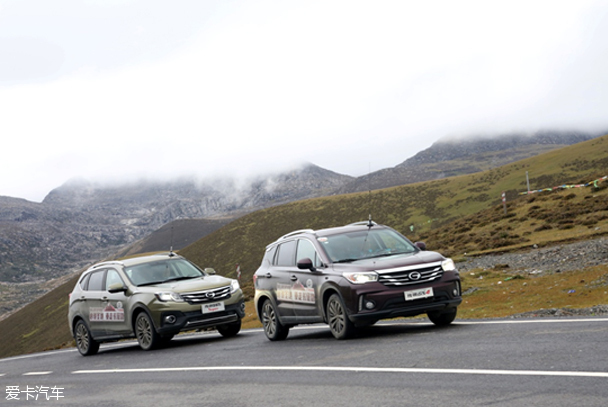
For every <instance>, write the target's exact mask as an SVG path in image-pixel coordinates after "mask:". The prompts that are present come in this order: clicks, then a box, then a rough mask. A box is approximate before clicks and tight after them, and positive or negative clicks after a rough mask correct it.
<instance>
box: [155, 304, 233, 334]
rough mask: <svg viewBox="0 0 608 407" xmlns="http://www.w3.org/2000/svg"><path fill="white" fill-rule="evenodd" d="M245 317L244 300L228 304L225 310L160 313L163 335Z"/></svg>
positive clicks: (221, 323)
mask: <svg viewBox="0 0 608 407" xmlns="http://www.w3.org/2000/svg"><path fill="white" fill-rule="evenodd" d="M244 317H245V303H244V301H243V300H241V301H239V302H237V303H236V304H231V305H226V308H225V310H224V311H219V312H213V313H209V314H203V313H202V311H200V310H199V311H190V312H181V311H163V312H162V313H161V315H160V328H159V329H158V333H159V334H161V335H171V334H176V333H178V332H181V331H188V330H191V329H203V328H213V327H216V326H218V325H224V324H229V323H232V322H237V321H238V320H240V319H242V318H244Z"/></svg>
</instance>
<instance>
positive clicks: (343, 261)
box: [334, 259, 361, 263]
mask: <svg viewBox="0 0 608 407" xmlns="http://www.w3.org/2000/svg"><path fill="white" fill-rule="evenodd" d="M357 260H361V259H342V260H336V261H334V263H350V262H351V261H357Z"/></svg>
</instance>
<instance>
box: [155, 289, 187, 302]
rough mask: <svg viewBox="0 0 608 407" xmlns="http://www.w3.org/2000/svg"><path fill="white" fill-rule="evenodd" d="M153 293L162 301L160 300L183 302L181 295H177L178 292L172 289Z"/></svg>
mask: <svg viewBox="0 0 608 407" xmlns="http://www.w3.org/2000/svg"><path fill="white" fill-rule="evenodd" d="M154 295H155V296H156V298H157V299H158V300H159V301H162V302H167V301H174V302H184V299H183V298H182V296H181V295H179V294H178V293H174V292H173V291H164V292H159V293H154Z"/></svg>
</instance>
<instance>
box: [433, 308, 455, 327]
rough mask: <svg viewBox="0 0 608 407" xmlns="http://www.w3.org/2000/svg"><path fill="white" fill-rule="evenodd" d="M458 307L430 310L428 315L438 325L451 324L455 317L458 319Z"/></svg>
mask: <svg viewBox="0 0 608 407" xmlns="http://www.w3.org/2000/svg"><path fill="white" fill-rule="evenodd" d="M456 312H457V309H456V308H451V309H449V310H448V311H443V312H440V311H433V312H429V313H428V314H427V315H428V317H429V319H430V320H431V322H432V323H434V324H435V325H437V326H447V325H450V324H451V323H452V322H453V321H454V319H456Z"/></svg>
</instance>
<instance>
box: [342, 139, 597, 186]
mask: <svg viewBox="0 0 608 407" xmlns="http://www.w3.org/2000/svg"><path fill="white" fill-rule="evenodd" d="M606 133H607V132H599V133H590V132H577V131H538V132H536V133H533V134H520V133H517V134H503V135H498V136H484V135H479V136H473V137H462V138H454V137H444V138H442V139H440V140H439V141H437V142H435V143H433V145H432V146H431V147H429V148H427V149H426V150H423V151H420V152H419V153H417V154H416V155H414V156H413V157H411V158H408V159H407V160H405V161H404V162H402V163H401V164H399V165H397V166H395V167H393V168H386V169H382V170H380V171H375V172H372V173H370V174H369V175H365V176H361V177H358V178H356V179H355V180H353V181H351V182H349V183H347V184H346V185H344V186H342V187H341V188H340V189H339V190H338V191H337V192H338V193H351V192H361V191H367V190H369V189H382V188H389V187H393V186H398V185H405V184H412V183H416V182H422V181H430V180H434V179H441V178H446V177H452V176H456V175H464V174H472V173H475V172H480V171H485V170H488V169H491V168H495V167H500V166H501V165H505V164H509V163H511V162H515V161H519V160H523V159H524V158H528V157H533V156H535V155H538V154H542V153H544V152H547V151H549V150H553V149H556V148H561V147H566V146H569V145H572V144H576V143H580V142H582V141H586V140H589V139H592V138H595V137H599V136H601V135H604V134H606Z"/></svg>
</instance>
